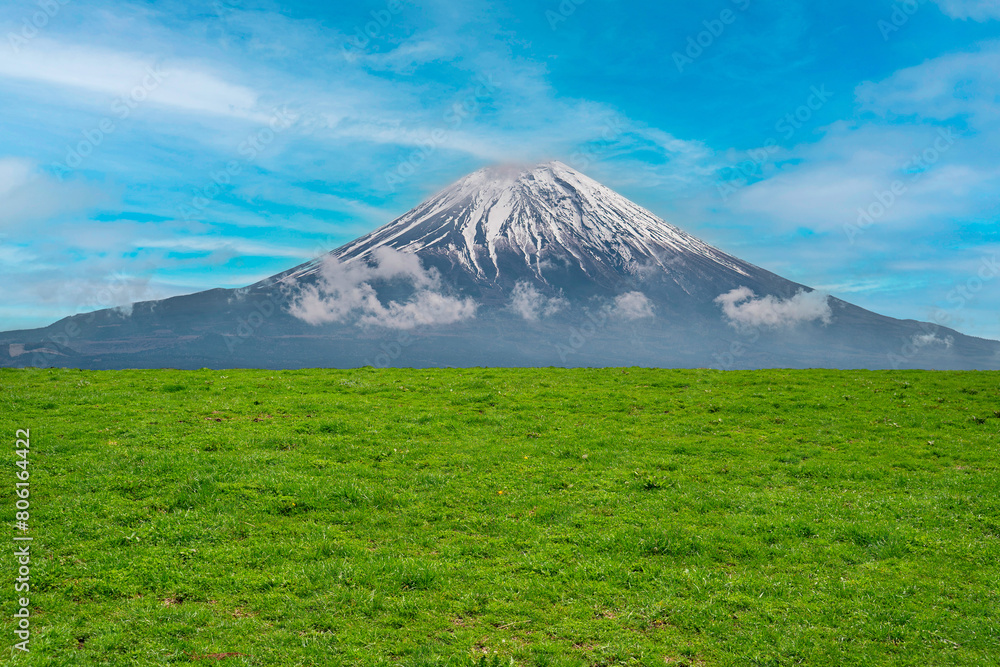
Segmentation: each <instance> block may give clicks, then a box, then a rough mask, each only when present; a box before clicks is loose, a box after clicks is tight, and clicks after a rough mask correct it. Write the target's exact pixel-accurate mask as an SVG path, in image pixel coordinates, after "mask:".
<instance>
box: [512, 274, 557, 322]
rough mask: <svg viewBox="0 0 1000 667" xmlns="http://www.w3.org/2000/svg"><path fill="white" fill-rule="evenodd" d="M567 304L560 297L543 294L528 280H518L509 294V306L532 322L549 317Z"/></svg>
mask: <svg viewBox="0 0 1000 667" xmlns="http://www.w3.org/2000/svg"><path fill="white" fill-rule="evenodd" d="M567 305H569V304H568V303H567V302H566V300H565V299H563V298H562V297H558V296H556V297H549V296H545V295H544V294H542V293H541V292H539V291H538V290H537V289H535V288H534V286H532V285H531V284H530V283H528V282H524V281H521V282H518V283H517V284H516V285H514V292H513V293H512V294H511V298H510V306H508V307H509V308H510V309H511V310H513V311H514V312H515V313H517V314H518V315H520V316H521V317H523V318H524V319H526V320H528V321H531V322H534V321H537V320H539V319H540V318H543V317H551V316H552V315H555V314H556V313H558V312H559V311H560V310H562V309H564V308H566V306H567Z"/></svg>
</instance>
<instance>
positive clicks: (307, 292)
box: [289, 247, 477, 329]
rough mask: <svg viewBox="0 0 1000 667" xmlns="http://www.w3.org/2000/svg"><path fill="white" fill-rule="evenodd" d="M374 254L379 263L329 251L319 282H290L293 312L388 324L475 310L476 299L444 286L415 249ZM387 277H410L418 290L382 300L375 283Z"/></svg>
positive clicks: (309, 317) (439, 320) (459, 317)
mask: <svg viewBox="0 0 1000 667" xmlns="http://www.w3.org/2000/svg"><path fill="white" fill-rule="evenodd" d="M372 255H373V257H372V258H373V259H374V263H368V262H364V261H355V262H341V261H340V260H339V259H337V258H336V257H334V256H333V255H328V256H327V257H325V258H324V259H323V262H322V264H321V265H320V271H319V280H318V281H317V282H316V283H315V284H308V285H298V284H293V286H291V287H290V288H289V289H290V290H291V299H290V301H291V305H290V306H289V313H291V314H292V315H293V316H295V317H297V318H298V319H300V320H302V321H303V322H306V323H308V324H312V325H321V324H331V323H339V322H345V321H348V320H350V319H354V320H355V323H356V324H358V325H359V326H379V327H385V328H389V329H412V328H414V327H416V326H420V325H430V326H433V325H440V324H453V323H455V322H460V321H463V320H468V319H472V318H474V317H475V316H476V309H477V304H476V302H475V301H474V300H472V299H460V298H456V297H452V296H449V295H447V294H444V293H443V292H441V291H439V290H440V288H441V280H440V276H439V275H438V272H437V271H436V270H434V269H430V270H427V269H424V268H423V265H422V264H421V262H420V258H419V257H417V256H416V255H412V254H407V253H402V252H399V251H397V250H394V249H392V248H384V247H383V248H377V249H376V250H375V251H374V252H373V253H372ZM387 281H401V282H403V283H408V284H410V285H411V286H412V287H413V289H414V292H413V294H412V295H411V296H410V298H409V299H408V300H407V301H404V302H399V301H390V302H389V303H388V304H383V303H382V302H381V301H380V300H379V298H378V293H377V292H376V290H375V288H374V287H373V286H372V283H373V282H387Z"/></svg>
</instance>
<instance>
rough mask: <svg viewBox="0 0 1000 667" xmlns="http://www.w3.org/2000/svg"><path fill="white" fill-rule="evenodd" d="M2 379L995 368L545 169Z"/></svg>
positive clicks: (503, 178) (428, 206) (573, 175)
mask: <svg viewBox="0 0 1000 667" xmlns="http://www.w3.org/2000/svg"><path fill="white" fill-rule="evenodd" d="M5 352H6V355H5V354H4V353H5ZM0 365H3V366H69V367H80V368H157V367H172V368H201V367H209V368H231V367H242V368H247V367H255V368H301V367H339V368H349V367H357V366H368V365H371V366H376V367H385V366H402V367H441V366H457V367H469V366H632V365H637V366H656V367H716V368H726V369H728V368H772V367H789V368H801V367H823V368H911V367H919V368H936V369H996V368H1000V343H998V342H996V341H989V340H984V339H979V338H973V337H970V336H965V335H963V334H961V333H959V332H957V331H953V330H951V329H948V328H945V327H942V326H938V325H936V324H930V323H921V322H916V321H912V320H896V319H892V318H889V317H884V316H881V315H878V314H876V313H872V312H870V311H867V310H864V309H862V308H859V307H857V306H854V305H852V304H850V303H847V302H845V301H841V300H839V299H836V298H834V297H832V296H828V295H825V294H821V293H819V292H816V291H814V290H812V289H810V288H809V287H807V286H805V285H800V284H797V283H794V282H792V281H789V280H786V279H784V278H782V277H780V276H778V275H775V274H773V273H771V272H769V271H766V270H765V269H762V268H760V267H757V266H754V265H752V264H749V263H747V262H744V261H742V260H740V259H738V258H736V257H733V256H731V255H729V254H727V253H725V252H723V251H721V250H719V249H717V248H714V247H712V246H710V245H708V244H706V243H704V242H702V241H701V240H699V239H697V238H695V237H694V236H692V235H690V234H688V233H686V232H684V231H682V230H681V229H678V228H677V227H674V226H673V225H670V224H668V223H667V222H665V221H663V220H661V219H660V218H658V217H656V216H655V215H653V214H652V213H650V212H649V211H647V210H645V209H643V208H642V207H640V206H638V205H636V204H635V203H633V202H631V201H629V200H628V199H626V198H625V197H623V196H621V195H619V194H618V193H616V192H614V191H612V190H611V189H609V188H607V187H605V186H603V185H601V184H600V183H598V182H596V181H594V180H593V179H591V178H589V177H587V176H585V175H584V174H582V173H580V172H578V171H576V170H574V169H572V168H571V167H569V166H567V165H565V164H563V163H561V162H549V163H546V164H542V165H537V166H530V167H516V166H501V167H491V168H487V169H482V170H480V171H477V172H475V173H473V174H470V175H468V176H466V177H465V178H463V179H462V180H460V181H458V182H457V183H455V184H453V185H452V186H450V187H448V188H447V189H445V190H443V191H442V192H440V193H438V194H436V195H434V196H433V197H431V198H430V199H428V200H426V201H425V202H423V203H422V204H420V205H419V206H417V207H416V208H414V209H413V210H411V211H409V212H408V213H406V214H405V215H403V216H401V217H400V218H397V219H396V220H393V221H392V222H390V223H389V224H387V225H385V226H383V227H381V228H379V229H376V230H375V231H373V232H371V233H370V234H367V235H365V236H362V237H361V238H359V239H357V240H355V241H352V242H350V243H348V244H346V245H344V246H342V247H340V248H338V249H336V250H333V251H332V252H330V253H327V254H325V255H323V256H321V257H318V258H316V259H315V260H313V261H310V262H307V263H306V264H302V265H300V266H297V267H294V268H291V269H289V270H288V271H285V272H283V273H281V274H278V275H275V276H272V277H269V278H267V279H265V280H262V281H260V282H258V283H255V284H253V285H249V286H247V287H244V288H240V289H236V290H224V289H215V290H209V291H206V292H199V293H196V294H191V295H187V296H181V297H174V298H171V299H164V300H161V301H150V302H141V303H136V304H132V306H131V307H130V308H127V309H121V308H119V309H108V310H102V311H97V312H94V313H86V314H82V315H75V316H73V317H69V318H65V319H63V320H60V321H59V322H56V323H55V324H53V325H51V326H49V327H45V328H43V329H36V330H31V331H15V332H8V333H3V334H0Z"/></svg>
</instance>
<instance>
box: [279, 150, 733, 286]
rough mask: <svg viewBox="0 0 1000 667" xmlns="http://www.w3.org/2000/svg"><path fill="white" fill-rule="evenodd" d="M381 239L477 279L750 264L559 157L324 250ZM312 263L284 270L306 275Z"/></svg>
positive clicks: (342, 255) (354, 248)
mask: <svg viewBox="0 0 1000 667" xmlns="http://www.w3.org/2000/svg"><path fill="white" fill-rule="evenodd" d="M383 247H389V248H393V249H395V250H398V251H401V252H409V253H416V254H418V255H422V256H426V255H437V256H441V255H446V256H448V257H449V258H450V260H451V261H452V263H453V265H455V266H456V267H460V268H462V269H464V270H465V271H466V272H468V273H470V274H471V275H472V276H473V277H474V278H475V279H476V280H477V281H480V282H486V283H490V282H497V281H499V280H501V279H503V278H504V277H505V276H504V275H503V274H504V272H505V270H507V267H509V266H516V267H517V268H518V269H520V270H523V269H524V268H525V267H526V268H527V270H528V271H529V272H530V274H533V275H534V277H535V278H536V279H538V280H540V281H543V282H544V281H545V279H546V275H545V274H546V272H547V269H548V268H550V267H551V266H552V265H553V262H558V263H562V264H566V263H570V264H575V265H576V267H577V268H578V269H579V270H581V271H582V272H583V273H584V274H586V275H587V276H594V275H595V274H609V273H614V274H619V275H620V274H628V275H633V276H637V275H640V274H641V273H642V272H643V271H648V270H650V269H654V268H659V269H661V270H663V271H666V272H667V273H670V272H671V271H673V270H675V268H676V267H677V266H678V265H679V264H680V265H684V264H686V263H689V262H690V260H692V259H693V260H695V261H696V262H697V263H699V264H702V265H704V264H705V263H708V264H709V265H715V266H716V267H717V268H721V269H726V270H728V271H733V272H736V273H737V274H742V275H748V273H747V271H748V269H752V267H750V266H749V265H747V264H745V263H744V262H741V261H740V260H738V259H736V258H734V257H731V256H729V255H727V254H726V253H724V252H722V251H720V250H717V249H715V248H713V247H711V246H709V245H707V244H706V243H704V242H702V241H700V240H699V239H697V238H695V237H693V236H691V235H690V234H688V233H686V232H684V231H682V230H680V229H678V228H676V227H674V226H673V225H670V224H668V223H666V222H664V221H663V220H660V219H659V218H657V217H656V216H655V215H653V214H652V213H650V212H649V211H647V210H645V209H644V208H642V207H640V206H638V205H636V204H635V203H633V202H631V201H629V200H628V199H626V198H625V197H622V196H621V195H619V194H618V193H616V192H614V191H613V190H611V189H609V188H607V187H605V186H603V185H601V184H600V183H598V182H596V181H594V180H593V179H591V178H588V177H587V176H585V175H583V174H581V173H580V172H578V171H576V170H574V169H572V168H571V167H568V166H567V165H565V164H563V163H562V162H548V163H546V164H541V165H538V166H534V167H528V168H523V167H513V166H501V167H490V168H486V169H481V170H479V171H477V172H474V173H472V174H470V175H468V176H466V177H465V178H463V179H461V180H460V181H458V182H457V183H455V184H453V185H452V186H450V187H448V188H446V189H445V190H443V191H442V192H440V193H438V194H437V195H435V196H433V197H431V198H430V199H428V200H426V201H425V202H424V203H422V204H421V205H419V206H417V207H416V208H414V209H413V210H411V211H410V212H408V213H406V214H405V215H403V216H401V217H399V218H397V219H396V220H393V221H392V222H390V223H389V224H387V225H385V226H384V227H381V228H380V229H377V230H375V231H374V232H372V233H370V234H367V235H365V236H363V237H361V238H359V239H357V240H356V241H353V242H351V243H349V244H347V245H345V246H343V247H341V248H339V249H338V250H336V251H334V253H333V255H335V256H336V257H337V258H338V259H340V260H341V261H344V262H350V261H355V260H360V259H368V258H370V257H371V256H372V253H373V252H374V251H375V250H376V249H378V248H383ZM685 258H686V259H687V260H689V261H688V262H685V261H683V260H684V259H685ZM678 260H681V261H680V262H679V261H678ZM320 264H321V260H317V261H314V262H311V263H309V264H306V265H303V266H301V267H298V268H297V269H296V270H294V271H292V272H290V273H289V274H286V275H287V277H289V278H293V279H299V278H302V277H305V276H309V275H315V274H317V273H318V272H319V270H320ZM519 273H521V271H519ZM522 277H523V276H522Z"/></svg>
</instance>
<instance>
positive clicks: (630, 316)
mask: <svg viewBox="0 0 1000 667" xmlns="http://www.w3.org/2000/svg"><path fill="white" fill-rule="evenodd" d="M611 315H612V317H619V318H621V319H624V320H641V319H643V318H646V317H653V304H652V303H651V302H650V300H649V299H648V298H647V297H646V295H645V294H643V293H642V292H626V293H625V294H619V295H618V296H616V297H615V303H614V306H612V308H611Z"/></svg>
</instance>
